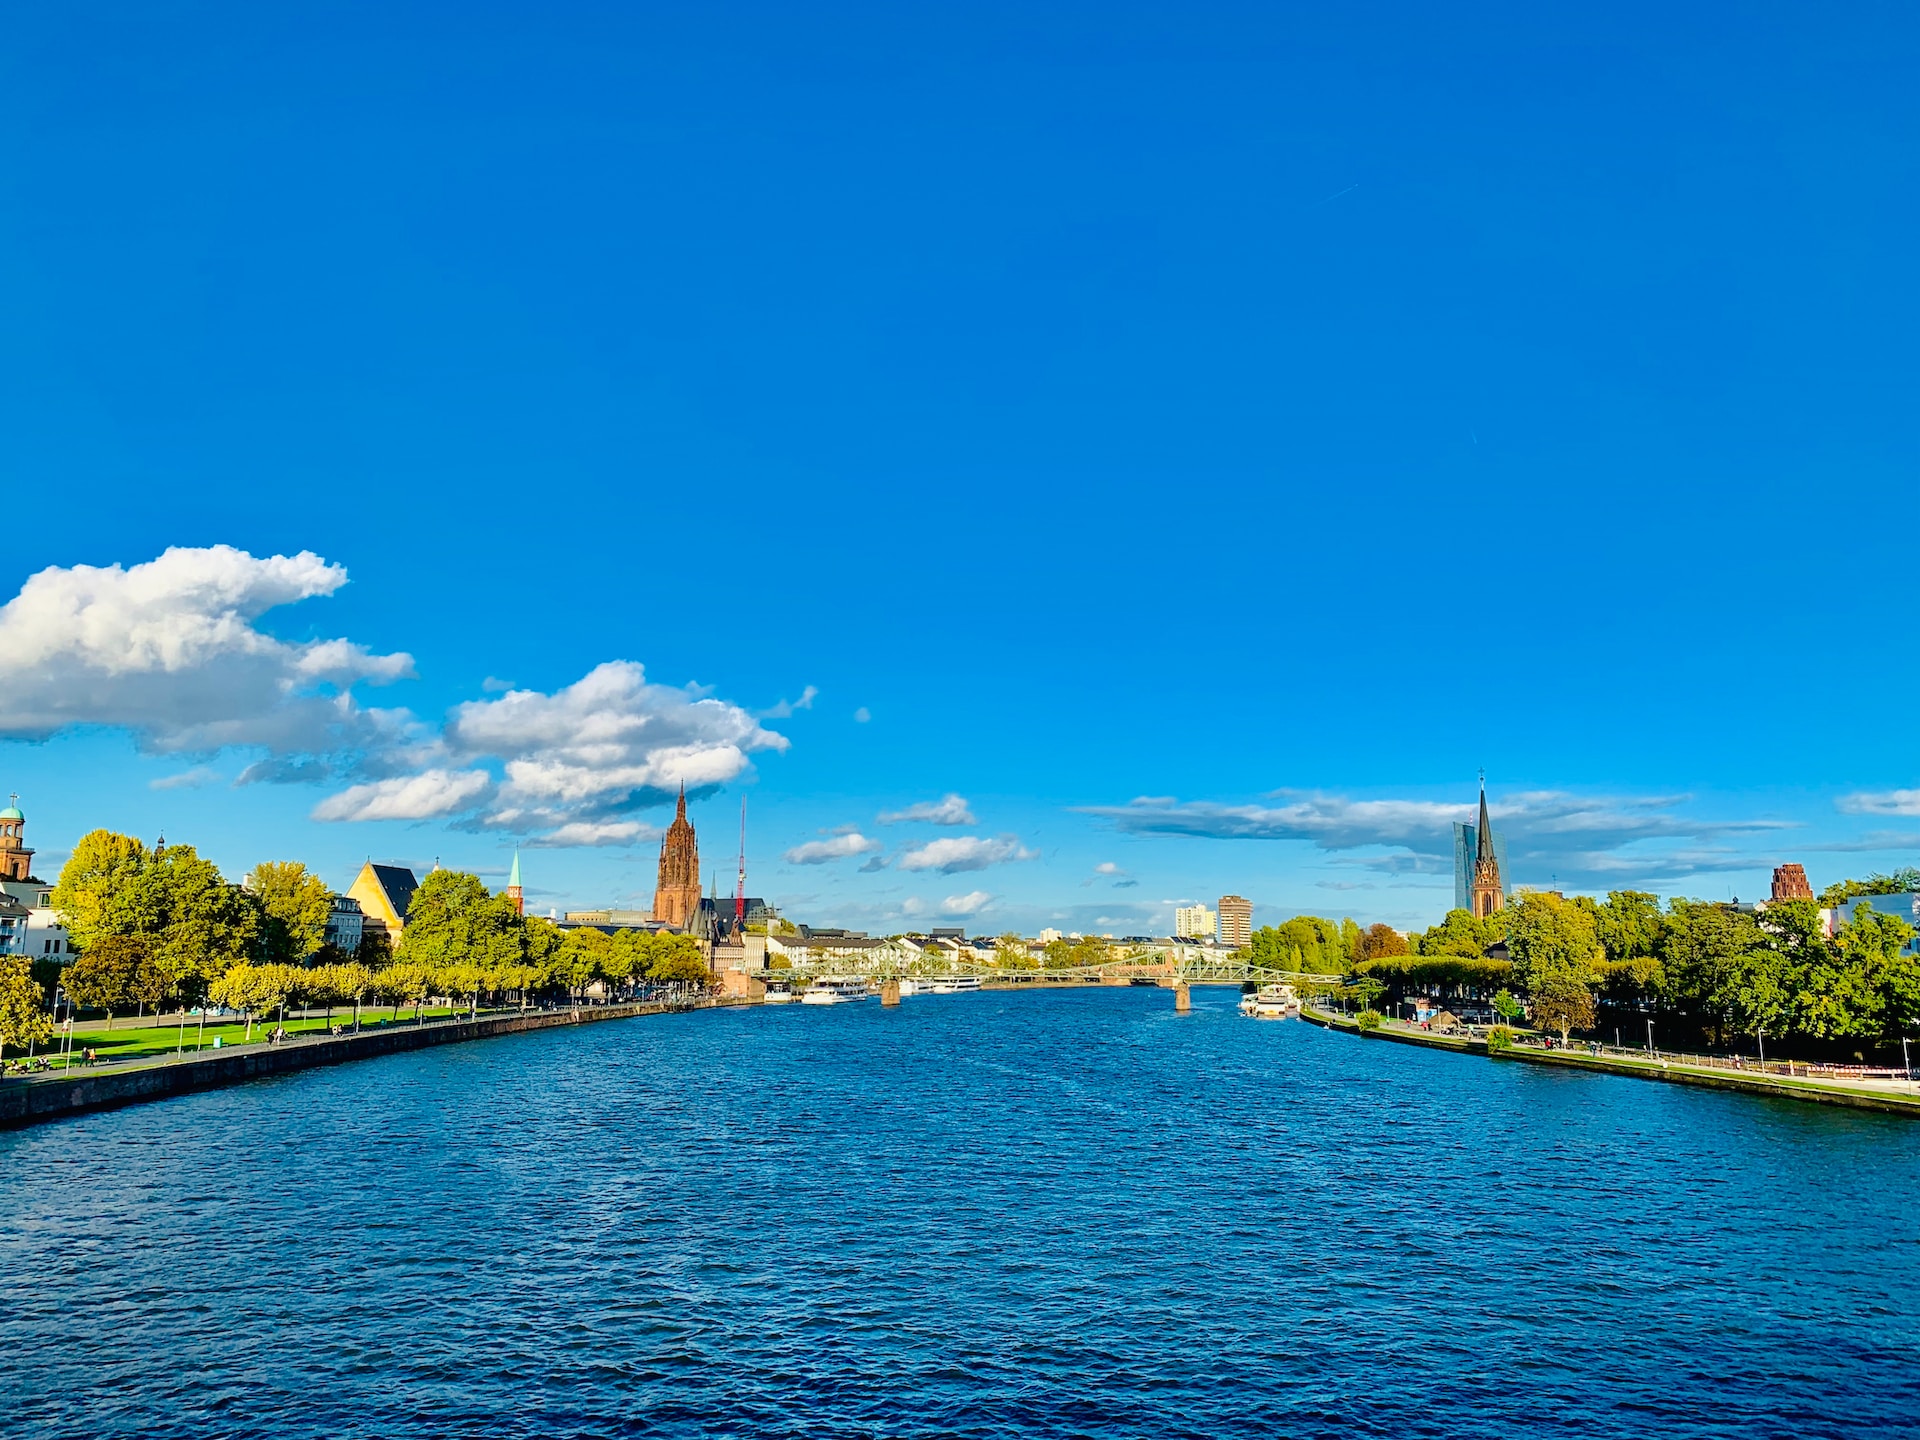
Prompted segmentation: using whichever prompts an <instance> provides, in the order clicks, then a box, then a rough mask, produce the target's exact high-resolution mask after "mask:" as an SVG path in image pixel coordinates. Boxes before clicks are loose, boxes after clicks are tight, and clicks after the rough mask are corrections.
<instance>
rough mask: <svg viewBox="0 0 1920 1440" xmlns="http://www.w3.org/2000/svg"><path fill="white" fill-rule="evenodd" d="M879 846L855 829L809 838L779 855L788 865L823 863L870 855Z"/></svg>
mask: <svg viewBox="0 0 1920 1440" xmlns="http://www.w3.org/2000/svg"><path fill="white" fill-rule="evenodd" d="M879 848H880V842H879V841H878V840H869V839H868V838H867V837H866V836H864V835H862V834H860V833H858V832H857V831H856V832H854V833H851V834H846V835H836V836H834V837H833V838H832V839H831V840H809V841H807V843H806V844H804V845H796V846H794V847H793V848H792V849H791V850H789V851H787V853H786V854H785V855H783V856H781V859H783V860H785V861H786V862H787V864H789V865H825V864H826V863H827V862H828V861H830V860H847V859H851V858H852V857H853V856H855V855H870V854H872V853H873V852H874V851H875V850H878V849H879Z"/></svg>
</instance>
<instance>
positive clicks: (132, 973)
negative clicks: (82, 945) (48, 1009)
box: [60, 935, 147, 1030]
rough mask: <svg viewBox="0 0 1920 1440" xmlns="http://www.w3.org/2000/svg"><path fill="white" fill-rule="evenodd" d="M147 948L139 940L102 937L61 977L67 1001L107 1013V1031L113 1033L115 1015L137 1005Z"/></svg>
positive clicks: (69, 966) (71, 963) (109, 936)
mask: <svg viewBox="0 0 1920 1440" xmlns="http://www.w3.org/2000/svg"><path fill="white" fill-rule="evenodd" d="M146 958H147V948H146V946H145V945H143V944H141V942H140V941H138V940H133V939H129V938H127V937H126V936H123V935H102V936H99V937H97V938H96V939H95V940H94V942H93V944H92V945H91V946H90V947H89V948H88V949H87V950H85V951H84V952H82V953H81V954H80V955H79V956H78V957H77V958H76V959H74V960H73V961H71V962H70V963H69V964H68V965H67V967H66V969H65V970H64V971H63V972H62V973H61V976H60V984H61V987H62V988H63V989H65V991H66V992H67V998H68V999H70V1000H72V1001H73V1003H74V1004H75V1005H78V1006H80V1007H82V1008H83V1009H87V1010H104V1011H106V1012H107V1029H108V1030H112V1029H113V1012H114V1011H116V1010H120V1009H123V1008H125V1007H126V1006H128V1005H131V1004H133V996H134V979H135V977H136V976H137V975H138V974H139V971H140V968H141V966H142V965H143V964H145V962H146Z"/></svg>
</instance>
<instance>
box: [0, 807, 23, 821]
mask: <svg viewBox="0 0 1920 1440" xmlns="http://www.w3.org/2000/svg"><path fill="white" fill-rule="evenodd" d="M26 818H27V817H26V816H24V815H22V814H21V813H20V807H19V806H18V805H9V806H7V808H6V809H4V810H0V820H25V819H26Z"/></svg>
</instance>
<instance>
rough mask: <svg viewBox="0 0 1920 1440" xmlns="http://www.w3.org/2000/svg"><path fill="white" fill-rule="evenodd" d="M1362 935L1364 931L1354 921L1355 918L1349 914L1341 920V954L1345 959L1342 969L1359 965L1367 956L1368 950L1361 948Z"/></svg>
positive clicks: (1343, 959)
mask: <svg viewBox="0 0 1920 1440" xmlns="http://www.w3.org/2000/svg"><path fill="white" fill-rule="evenodd" d="M1361 935H1362V931H1361V929H1360V926H1359V925H1358V924H1357V923H1356V922H1355V921H1354V919H1353V918H1352V917H1351V916H1349V917H1348V918H1347V919H1345V920H1342V921H1341V922H1340V955H1341V958H1342V961H1343V964H1342V967H1341V968H1342V969H1351V968H1352V967H1353V966H1355V965H1357V964H1358V963H1359V962H1360V961H1362V960H1364V959H1366V958H1367V956H1366V952H1365V951H1363V950H1362V949H1361V948H1360V941H1361Z"/></svg>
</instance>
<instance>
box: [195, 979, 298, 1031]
mask: <svg viewBox="0 0 1920 1440" xmlns="http://www.w3.org/2000/svg"><path fill="white" fill-rule="evenodd" d="M280 969H281V967H280V966H277V965H248V964H240V965H233V966H229V967H228V969H227V971H226V973H225V974H223V975H221V976H220V977H219V979H217V980H215V981H214V982H213V983H212V984H211V985H210V986H208V988H207V998H208V999H209V1000H211V1001H212V1002H213V1003H214V1004H216V1005H220V1006H224V1007H225V1008H226V1009H228V1010H238V1011H240V1012H241V1013H242V1014H243V1015H245V1016H246V1018H247V1034H246V1038H247V1040H248V1041H251V1040H252V1039H253V1026H254V1022H255V1021H256V1020H258V1019H260V1018H262V1017H263V1016H266V1015H270V1014H272V1013H273V1010H274V1007H276V1006H277V1005H279V1004H280V1003H281V1002H282V1001H283V1000H284V999H285V991H284V990H283V989H282V987H281V984H280V976H279V975H278V974H277V973H275V972H277V971H279V970H280Z"/></svg>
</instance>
